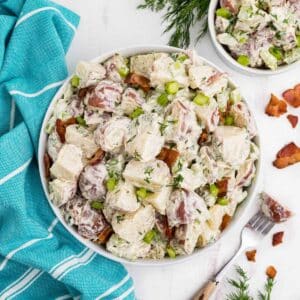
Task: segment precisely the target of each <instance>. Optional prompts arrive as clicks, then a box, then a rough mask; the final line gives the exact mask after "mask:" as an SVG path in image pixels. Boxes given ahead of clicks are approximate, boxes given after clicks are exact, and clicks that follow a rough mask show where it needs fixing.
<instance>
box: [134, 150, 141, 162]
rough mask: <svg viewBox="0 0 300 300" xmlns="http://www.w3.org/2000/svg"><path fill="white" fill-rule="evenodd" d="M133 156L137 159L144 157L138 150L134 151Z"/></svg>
mask: <svg viewBox="0 0 300 300" xmlns="http://www.w3.org/2000/svg"><path fill="white" fill-rule="evenodd" d="M133 158H134V159H136V160H141V159H142V157H141V155H140V154H139V153H138V152H137V151H134V154H133Z"/></svg>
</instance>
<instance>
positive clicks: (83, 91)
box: [78, 85, 95, 100]
mask: <svg viewBox="0 0 300 300" xmlns="http://www.w3.org/2000/svg"><path fill="white" fill-rule="evenodd" d="M94 89H95V86H94V85H91V86H87V87H84V88H81V89H79V91H78V98H79V100H83V99H84V97H85V96H86V94H87V93H90V92H92V91H93V90H94Z"/></svg>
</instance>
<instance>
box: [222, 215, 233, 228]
mask: <svg viewBox="0 0 300 300" xmlns="http://www.w3.org/2000/svg"><path fill="white" fill-rule="evenodd" d="M231 219H232V218H231V216H229V215H227V214H225V215H224V216H223V218H222V223H221V226H220V230H221V231H223V230H224V229H225V228H227V226H228V225H229V223H230V222H231Z"/></svg>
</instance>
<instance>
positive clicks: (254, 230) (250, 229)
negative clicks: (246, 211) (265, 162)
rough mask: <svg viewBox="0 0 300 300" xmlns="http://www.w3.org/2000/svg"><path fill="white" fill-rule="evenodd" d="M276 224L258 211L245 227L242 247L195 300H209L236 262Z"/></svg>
mask: <svg viewBox="0 0 300 300" xmlns="http://www.w3.org/2000/svg"><path fill="white" fill-rule="evenodd" d="M274 225H275V223H274V222H273V221H272V220H271V219H269V218H268V217H267V216H266V215H265V214H264V213H263V212H262V211H258V212H257V213H256V214H255V215H254V216H253V217H252V218H251V219H250V220H249V221H248V223H247V224H246V225H245V226H244V228H243V230H242V232H241V236H240V245H239V248H238V250H237V251H236V252H235V253H234V255H233V256H232V257H231V258H230V259H229V260H228V262H227V263H225V265H224V266H223V267H222V268H221V269H220V270H219V272H218V273H216V274H215V275H214V276H213V277H212V278H211V279H210V280H209V281H208V282H207V283H206V284H205V285H204V286H203V288H202V289H201V290H200V291H198V293H197V294H196V295H195V296H194V297H193V300H208V299H209V298H210V296H211V295H212V294H213V292H214V291H215V289H216V287H217V285H218V283H219V282H220V281H221V280H222V279H223V277H224V275H225V274H226V272H227V271H228V269H229V268H230V267H231V265H232V264H233V262H234V260H235V259H236V258H237V257H238V256H239V255H240V254H241V253H242V252H243V251H244V250H245V249H247V248H252V247H255V246H257V245H258V243H259V242H260V241H261V240H262V239H263V237H264V236H265V235H267V234H268V233H269V232H270V230H271V229H272V228H273V226H274Z"/></svg>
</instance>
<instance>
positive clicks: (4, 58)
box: [0, 0, 134, 299]
mask: <svg viewBox="0 0 300 300" xmlns="http://www.w3.org/2000/svg"><path fill="white" fill-rule="evenodd" d="M78 22H79V17H78V16H77V15H76V14H74V13H73V12H71V11H69V10H67V9H65V8H63V7H61V6H59V5H56V4H55V3H53V2H51V1H46V0H5V1H3V0H0V299H12V298H17V297H19V298H20V299H72V298H77V299H79V298H80V299H134V292H133V283H132V279H131V278H130V277H129V275H128V274H127V272H126V270H125V269H124V268H123V266H122V265H120V264H118V263H115V262H113V261H110V260H108V259H106V258H104V257H102V256H100V255H97V254H96V253H95V252H93V251H92V250H90V249H88V248H86V247H85V246H84V245H82V244H81V243H80V242H78V241H77V240H76V239H75V238H73V237H72V236H71V235H70V234H69V233H68V231H67V230H65V228H64V227H63V226H62V225H61V224H60V223H59V222H58V219H57V218H56V217H55V215H54V214H53V212H52V210H51V208H50V206H49V205H48V202H47V200H46V198H45V195H44V193H43V190H42V187H41V183H40V179H39V172H38V167H37V161H36V153H37V147H38V137H39V131H40V127H41V122H42V120H43V116H44V113H45V111H46V109H47V106H48V104H49V102H50V101H51V99H52V97H53V96H54V94H55V92H56V91H57V89H58V87H59V86H60V85H61V84H62V81H63V80H64V79H65V78H66V76H67V68H66V64H65V54H66V51H67V49H68V47H69V45H70V42H71V40H72V38H73V36H74V33H75V31H76V27H77V25H78Z"/></svg>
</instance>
